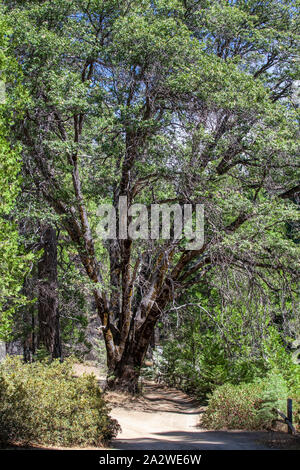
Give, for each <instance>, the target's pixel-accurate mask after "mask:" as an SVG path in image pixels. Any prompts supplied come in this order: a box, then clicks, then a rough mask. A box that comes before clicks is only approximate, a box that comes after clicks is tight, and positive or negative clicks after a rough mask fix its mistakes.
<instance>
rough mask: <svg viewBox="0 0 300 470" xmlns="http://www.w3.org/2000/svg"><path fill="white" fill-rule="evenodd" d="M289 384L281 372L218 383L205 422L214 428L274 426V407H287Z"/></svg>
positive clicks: (203, 421)
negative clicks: (244, 381) (250, 380)
mask: <svg viewBox="0 0 300 470" xmlns="http://www.w3.org/2000/svg"><path fill="white" fill-rule="evenodd" d="M287 393H288V391H287V384H286V382H285V380H284V379H283V378H282V377H281V376H280V375H279V374H277V373H274V372H272V373H269V374H268V375H267V377H266V379H264V380H259V381H257V382H255V383H249V384H240V385H232V384H225V385H222V386H221V387H218V388H217V389H216V390H215V391H214V392H213V394H212V396H211V397H210V399H209V404H208V407H207V409H206V411H205V413H204V416H203V418H202V423H201V424H202V425H203V426H204V427H207V428H211V429H222V428H227V429H249V430H250V429H262V428H270V427H271V426H272V422H273V420H274V419H276V417H277V413H276V411H274V408H280V409H283V410H284V409H285V408H284V407H285V406H286V405H285V404H286V398H287Z"/></svg>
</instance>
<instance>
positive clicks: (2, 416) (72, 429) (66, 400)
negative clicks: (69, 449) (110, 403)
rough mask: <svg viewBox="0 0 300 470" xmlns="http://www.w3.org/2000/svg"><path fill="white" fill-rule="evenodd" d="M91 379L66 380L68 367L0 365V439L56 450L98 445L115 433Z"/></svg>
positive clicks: (10, 362)
mask: <svg viewBox="0 0 300 470" xmlns="http://www.w3.org/2000/svg"><path fill="white" fill-rule="evenodd" d="M108 413H109V409H108V408H107V405H106V403H105V401H104V399H103V397H102V393H101V391H100V389H99V386H98V384H97V381H96V377H95V376H94V375H84V376H82V377H73V376H72V363H71V361H70V360H67V361H66V362H64V363H62V364H61V363H60V362H59V361H54V362H52V363H51V364H47V363H46V362H34V363H32V364H24V363H22V361H21V359H20V358H16V357H14V358H12V357H9V358H7V359H6V361H5V362H4V363H3V364H1V366H0V441H1V442H2V443H7V442H18V443H21V444H23V445H24V444H25V445H27V444H32V443H40V444H50V445H58V446H74V445H78V446H84V445H89V446H93V445H95V446H99V445H101V444H103V443H105V442H107V441H109V440H110V439H111V438H112V437H114V436H115V435H116V433H117V431H118V429H119V425H118V424H117V422H116V421H115V420H113V419H111V418H110V416H109V414H108Z"/></svg>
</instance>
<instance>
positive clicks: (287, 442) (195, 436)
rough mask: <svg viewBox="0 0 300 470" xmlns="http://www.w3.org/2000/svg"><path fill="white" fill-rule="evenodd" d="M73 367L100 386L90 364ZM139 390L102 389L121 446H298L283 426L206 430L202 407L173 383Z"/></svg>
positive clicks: (116, 442)
mask: <svg viewBox="0 0 300 470" xmlns="http://www.w3.org/2000/svg"><path fill="white" fill-rule="evenodd" d="M75 373H76V374H78V375H81V374H83V373H94V374H95V375H96V377H97V379H98V380H99V384H100V386H103V384H104V381H105V377H104V376H102V375H101V374H100V373H99V371H98V369H97V367H95V366H93V365H83V364H82V365H81V364H78V365H76V366H75ZM142 388H143V392H142V395H140V396H137V397H132V396H130V395H128V394H125V393H115V392H109V393H106V399H107V400H108V402H109V404H110V407H111V416H112V417H113V418H115V419H116V420H117V421H118V422H119V424H120V425H121V428H122V431H121V432H120V433H119V434H118V436H117V437H116V439H114V441H113V442H112V448H114V449H120V450H134V449H137V450H214V449H216V450H259V449H262V450H263V449H300V438H294V437H293V436H290V435H288V434H287V433H285V432H267V431H256V432H253V431H243V430H230V431H226V430H224V431H209V430H207V429H202V428H201V414H202V413H203V411H204V409H205V407H203V406H200V405H199V404H198V403H197V402H196V401H195V400H193V399H192V398H191V397H189V396H187V395H186V394H184V393H183V392H180V391H178V390H176V389H171V388H166V387H164V386H162V385H157V384H155V383H151V382H145V383H143V386H142Z"/></svg>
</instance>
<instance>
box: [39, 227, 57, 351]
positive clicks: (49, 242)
mask: <svg viewBox="0 0 300 470" xmlns="http://www.w3.org/2000/svg"><path fill="white" fill-rule="evenodd" d="M41 248H43V250H44V253H43V256H42V258H41V259H40V261H39V265H38V276H39V280H40V284H39V299H38V323H39V332H38V348H41V347H44V348H45V349H46V351H47V352H48V353H49V355H50V356H51V357H52V358H58V357H60V356H61V342H60V326H59V311H58V291H57V234H56V230H55V229H54V228H53V227H52V226H50V225H47V226H43V227H42V235H41Z"/></svg>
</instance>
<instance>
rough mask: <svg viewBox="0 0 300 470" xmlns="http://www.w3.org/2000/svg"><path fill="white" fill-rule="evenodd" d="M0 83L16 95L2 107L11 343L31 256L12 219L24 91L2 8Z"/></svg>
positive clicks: (1, 277)
mask: <svg viewBox="0 0 300 470" xmlns="http://www.w3.org/2000/svg"><path fill="white" fill-rule="evenodd" d="M0 45H1V50H0V71H1V74H0V80H2V81H3V82H4V83H5V82H6V85H7V86H9V83H10V81H13V82H14V86H15V87H16V88H15V91H14V94H13V95H12V96H10V95H9V93H7V94H6V95H7V96H6V100H5V102H4V103H1V104H0V181H1V193H0V340H8V338H9V336H10V333H11V328H12V322H13V315H14V313H15V312H16V311H17V309H18V308H20V306H22V305H25V304H26V299H25V297H24V296H23V295H22V294H21V292H20V291H21V288H22V284H23V279H24V276H25V274H26V272H27V271H28V267H29V265H30V262H31V261H32V260H33V256H32V255H31V254H25V251H24V247H23V246H22V243H21V240H20V237H19V234H18V228H17V224H16V223H15V222H14V221H13V220H12V218H11V211H12V209H13V208H14V206H15V203H16V198H17V195H18V193H19V191H20V184H21V179H20V169H21V159H20V148H19V147H18V146H16V147H15V148H12V146H11V145H10V144H9V142H8V135H9V132H8V128H9V126H10V125H11V124H12V119H11V116H10V113H9V111H8V110H9V106H10V101H11V100H14V106H15V107H16V110H18V111H19V109H18V106H19V107H20V105H21V102H22V101H24V96H23V95H22V94H23V92H22V89H21V88H20V87H19V81H20V76H21V74H20V71H19V70H18V66H17V62H16V61H15V60H14V59H13V58H12V57H10V56H9V55H8V35H7V23H6V21H5V18H4V16H3V14H2V9H1V8H0Z"/></svg>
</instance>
